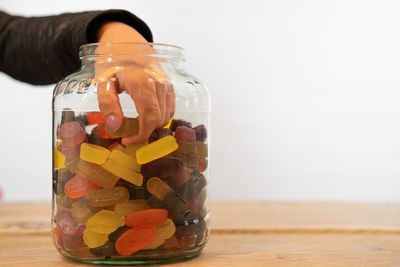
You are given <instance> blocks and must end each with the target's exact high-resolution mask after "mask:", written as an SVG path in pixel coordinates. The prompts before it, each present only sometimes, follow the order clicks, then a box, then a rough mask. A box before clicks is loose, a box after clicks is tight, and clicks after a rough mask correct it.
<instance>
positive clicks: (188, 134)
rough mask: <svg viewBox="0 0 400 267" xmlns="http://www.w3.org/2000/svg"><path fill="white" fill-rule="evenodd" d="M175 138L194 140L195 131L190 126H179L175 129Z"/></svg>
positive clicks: (186, 140)
mask: <svg viewBox="0 0 400 267" xmlns="http://www.w3.org/2000/svg"><path fill="white" fill-rule="evenodd" d="M174 136H175V138H176V139H177V140H180V141H185V142H194V141H196V132H195V130H193V129H192V128H189V127H186V126H179V127H177V128H176V129H175V135H174Z"/></svg>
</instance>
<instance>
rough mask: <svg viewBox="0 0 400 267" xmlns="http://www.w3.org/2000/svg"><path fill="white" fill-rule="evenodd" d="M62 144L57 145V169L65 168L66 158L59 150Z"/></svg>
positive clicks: (55, 159) (55, 157)
mask: <svg viewBox="0 0 400 267" xmlns="http://www.w3.org/2000/svg"><path fill="white" fill-rule="evenodd" d="M60 144H61V142H57V143H56V149H55V150H54V167H55V168H56V169H62V168H65V156H64V155H63V154H62V153H61V152H60V150H58V146H59V145H60Z"/></svg>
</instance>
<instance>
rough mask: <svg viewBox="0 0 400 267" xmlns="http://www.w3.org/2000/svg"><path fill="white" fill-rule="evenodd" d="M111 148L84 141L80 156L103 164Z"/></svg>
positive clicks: (88, 160) (91, 161)
mask: <svg viewBox="0 0 400 267" xmlns="http://www.w3.org/2000/svg"><path fill="white" fill-rule="evenodd" d="M108 155H110V150H108V149H107V148H104V147H102V146H98V145H93V144H85V143H83V144H82V145H81V147H80V158H81V160H84V161H87V162H90V163H94V164H98V165H101V164H103V163H104V162H106V160H107V158H108Z"/></svg>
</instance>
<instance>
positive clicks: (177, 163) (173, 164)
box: [141, 157, 183, 178]
mask: <svg viewBox="0 0 400 267" xmlns="http://www.w3.org/2000/svg"><path fill="white" fill-rule="evenodd" d="M182 168H183V163H182V161H181V160H180V159H178V158H172V157H163V158H160V159H156V160H154V161H151V162H149V163H146V164H144V165H142V166H141V173H142V174H143V177H145V178H150V177H154V176H156V177H161V178H164V177H167V176H172V175H175V174H176V173H178V172H179V171H180V170H181V169H182Z"/></svg>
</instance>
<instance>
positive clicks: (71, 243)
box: [59, 236, 82, 251]
mask: <svg viewBox="0 0 400 267" xmlns="http://www.w3.org/2000/svg"><path fill="white" fill-rule="evenodd" d="M59 243H61V247H62V248H64V249H67V250H72V251H73V250H75V249H77V248H79V247H80V246H82V238H81V237H79V236H65V237H63V238H62V239H60V242H59Z"/></svg>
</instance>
